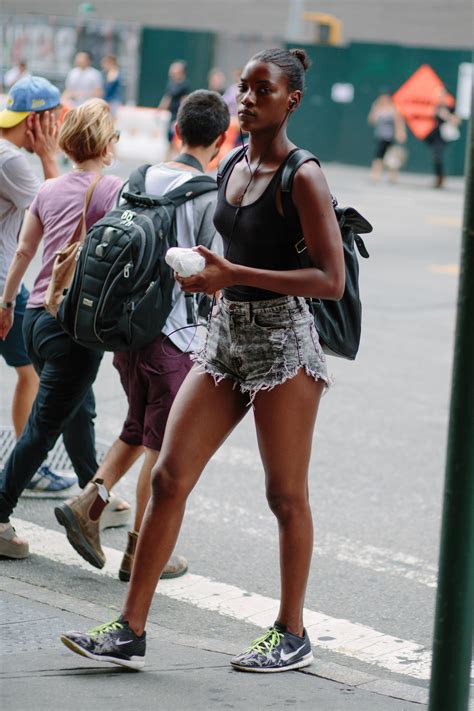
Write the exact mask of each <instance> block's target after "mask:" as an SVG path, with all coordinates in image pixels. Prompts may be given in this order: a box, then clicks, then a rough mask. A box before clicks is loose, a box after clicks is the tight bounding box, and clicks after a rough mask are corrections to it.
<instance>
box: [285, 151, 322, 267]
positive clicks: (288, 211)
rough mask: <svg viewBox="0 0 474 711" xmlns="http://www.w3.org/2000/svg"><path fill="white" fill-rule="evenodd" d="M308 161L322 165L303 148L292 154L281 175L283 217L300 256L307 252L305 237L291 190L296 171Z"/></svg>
mask: <svg viewBox="0 0 474 711" xmlns="http://www.w3.org/2000/svg"><path fill="white" fill-rule="evenodd" d="M308 161H314V162H315V163H317V164H318V165H321V164H320V162H319V160H318V159H317V158H316V156H315V155H313V154H312V153H310V152H309V151H306V150H304V149H303V148H298V149H297V150H296V151H293V153H291V154H290V156H289V158H288V159H287V161H286V163H285V166H284V168H283V170H282V174H281V183H280V188H281V206H282V208H283V215H284V216H285V219H286V221H287V222H288V225H289V228H290V232H291V235H292V237H293V238H294V239H295V249H296V251H297V253H298V255H300V254H301V253H302V252H304V251H305V250H306V244H305V241H304V236H303V234H302V231H301V224H300V219H299V216H298V211H297V209H296V207H295V206H294V203H293V200H292V199H291V189H292V187H293V180H294V177H295V174H296V171H297V170H298V169H299V168H300V167H301V166H302V165H303V164H304V163H308Z"/></svg>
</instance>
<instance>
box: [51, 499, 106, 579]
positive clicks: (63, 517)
mask: <svg viewBox="0 0 474 711" xmlns="http://www.w3.org/2000/svg"><path fill="white" fill-rule="evenodd" d="M54 515H55V516H56V521H57V522H58V523H59V525H60V526H64V528H65V529H66V536H67V539H68V541H69V543H70V544H71V546H72V547H73V548H74V550H75V551H76V553H79V555H80V556H81V558H84V560H86V561H87V562H88V563H90V564H91V565H93V566H94V568H99V569H101V568H103V567H104V565H105V560H103V559H102V558H99V557H98V556H97V554H96V552H95V551H94V549H93V548H92V546H90V545H89V544H88V542H87V541H86V539H85V538H84V535H83V533H82V531H81V528H80V526H79V525H78V523H77V521H76V517H75V516H74V514H73V513H72V511H71V510H70V508H69V507H68V506H56V508H55V509H54Z"/></svg>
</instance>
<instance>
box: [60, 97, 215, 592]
mask: <svg viewBox="0 0 474 711" xmlns="http://www.w3.org/2000/svg"><path fill="white" fill-rule="evenodd" d="M228 126H229V111H228V108H227V106H226V104H225V103H224V101H223V100H222V98H221V97H220V96H219V95H218V94H217V93H215V92H211V91H204V90H200V91H195V92H193V93H192V94H190V95H189V96H188V97H187V98H186V99H185V101H183V103H182V104H181V106H180V109H179V113H178V120H177V133H178V135H179V137H180V138H181V140H182V144H183V145H182V149H181V153H180V155H179V156H178V157H177V158H176V159H175V160H174V161H172V162H167V163H161V164H158V165H155V166H151V167H148V168H146V167H142V168H141V169H139V170H138V171H135V173H133V174H132V176H131V177H130V180H129V183H128V184H127V186H125V189H124V190H123V191H122V201H121V202H120V204H119V205H118V207H117V209H115V210H112V211H111V212H110V213H109V214H108V215H106V216H105V217H104V218H103V220H101V221H99V223H96V225H95V226H94V227H93V228H92V230H91V231H90V234H89V235H88V238H87V239H86V242H85V243H84V247H83V249H82V253H81V256H80V259H79V262H78V268H77V269H76V273H75V277H74V281H73V283H72V285H71V288H70V290H69V291H70V293H69V292H68V295H67V297H66V299H65V300H64V302H63V304H61V307H60V311H59V314H58V315H59V320H60V321H61V324H62V325H63V327H64V328H66V330H68V331H72V333H71V335H73V337H74V338H77V339H78V340H79V342H81V343H83V344H84V345H85V344H86V343H87V344H88V345H89V347H93V348H98V349H104V350H114V351H115V355H114V366H115V367H116V368H117V370H118V372H119V375H120V380H121V383H122V386H123V388H124V390H125V393H126V395H127V399H128V406H129V409H128V414H127V418H126V420H125V422H124V425H123V429H122V432H121V434H120V436H119V438H118V439H117V440H116V441H115V442H114V444H113V445H112V447H111V448H110V450H109V452H108V454H107V456H106V458H105V459H104V461H103V463H102V464H101V466H100V467H99V469H98V470H97V473H96V475H95V477H94V479H93V481H91V482H90V483H89V484H88V486H87V487H86V488H85V489H84V491H83V492H82V493H81V495H80V496H78V497H75V498H73V499H70V500H68V501H66V502H65V503H63V504H62V505H60V506H57V507H56V509H55V515H56V518H57V520H58V522H59V523H60V524H61V525H62V526H64V527H65V529H66V534H67V537H68V540H69V542H70V543H71V545H72V546H73V548H74V549H75V550H76V551H77V552H78V553H79V554H80V555H81V556H82V557H83V558H84V559H85V560H87V561H88V562H89V563H91V565H93V566H95V567H97V568H102V567H103V566H104V564H105V555H104V552H103V550H102V547H101V543H100V516H101V514H102V511H103V509H104V508H105V505H106V503H107V501H108V498H109V493H110V490H111V489H112V487H113V486H114V485H115V484H116V483H117V481H119V479H120V478H121V477H122V476H123V475H124V474H125V473H126V472H127V471H128V469H129V468H130V467H131V465H132V464H133V463H134V462H135V461H136V460H137V459H138V457H139V456H140V455H141V454H142V453H143V452H144V454H145V457H144V461H143V465H142V468H141V471H140V475H139V478H138V483H137V501H136V512H135V521H134V527H133V530H132V531H129V533H128V545H127V549H126V551H125V554H124V557H123V560H122V563H121V565H120V570H119V578H120V579H121V580H124V581H128V580H129V578H130V573H131V569H132V564H133V557H134V552H135V546H136V542H137V538H138V531H139V529H140V525H141V522H142V519H143V516H144V513H145V508H146V505H147V502H148V499H149V496H150V491H151V471H152V468H153V465H154V464H155V462H156V460H157V458H158V454H159V451H160V449H161V444H162V441H163V435H164V431H165V426H166V421H167V418H168V413H169V411H170V408H171V405H172V402H173V400H174V397H175V395H176V393H177V392H178V389H179V387H180V386H181V383H182V382H183V380H184V378H185V377H186V375H187V373H188V371H189V370H190V368H191V358H190V356H189V351H190V350H191V349H192V348H193V347H194V346H197V343H195V342H194V341H195V340H196V338H195V335H196V328H195V327H193V328H190V329H186V326H187V325H189V321H190V320H191V321H192V318H190V313H189V312H190V308H189V300H188V299H187V298H186V297H185V295H184V293H183V292H182V291H181V289H180V287H179V285H178V284H177V283H175V282H174V280H170V279H169V268H167V267H165V264H164V252H165V251H166V248H167V247H171V246H176V245H177V246H179V247H188V248H189V247H195V246H196V245H198V244H203V245H205V246H207V247H209V248H213V249H217V250H218V251H220V245H219V243H217V244H216V236H217V235H216V230H215V228H214V224H213V214H214V207H215V201H216V190H215V183H214V184H210V179H209V178H208V177H207V176H204V175H203V173H204V171H205V169H206V167H207V165H208V164H209V163H210V162H211V160H212V159H213V158H214V157H215V156H216V155H217V153H218V152H219V149H220V147H221V145H222V144H223V142H224V139H225V132H226V130H227V128H228ZM183 187H185V188H186V190H185V191H184V192H183V189H182V188H183ZM150 211H151V212H150ZM166 214H168V216H169V223H167V222H166V219H167V218H166ZM117 218H118V219H117ZM150 224H153V225H154V227H153V230H154V232H155V234H154V235H153V237H154V240H151V241H150V239H148V241H147V240H146V236H145V233H146V232H147V230H149V227H150ZM130 230H133V232H131V231H130ZM94 231H95V232H94ZM217 239H219V237H217ZM150 245H151V246H150ZM155 247H156V250H157V252H156V253H155V254H153V249H154V248H155ZM126 250H128V252H127V251H126ZM148 253H149V258H145V256H146V254H148ZM124 255H125V256H124ZM88 259H89V260H91V262H90V264H91V265H92V268H93V269H97V268H99V269H100V268H101V266H100V265H101V264H104V265H105V264H106V262H107V260H108V263H109V266H108V267H107V272H106V271H105V266H104V271H103V274H101V275H100V276H99V278H95V279H94V278H92V277H91V276H90V273H91V267H90V266H88V261H87V260H88ZM153 260H155V264H156V266H155V272H154V273H153V270H151V271H150V264H151V263H152V262H153ZM122 262H123V263H122ZM113 264H119V265H120V268H117V270H116V273H115V272H114V273H113V272H112V266H113ZM111 265H112V266H111ZM88 269H89V271H88ZM167 269H168V271H167ZM95 282H97V285H99V286H97V285H96V284H95ZM99 287H100V294H99V293H94V288H99ZM87 289H89V292H88V293H86V290H87ZM140 290H141V291H140ZM113 294H115V295H116V296H115V297H114V299H112V298H111V295H113ZM119 295H120V296H119ZM107 299H109V304H110V306H109V307H106V303H107ZM187 302H188V303H187ZM118 303H119V304H120V307H121V308H120V309H119V311H117V313H112V312H113V310H114V307H116V306H117V304H118ZM110 313H112V317H110ZM74 329H76V332H74ZM186 570H187V562H186V560H185V559H184V558H183V557H182V556H176V555H173V556H172V557H171V559H170V560H169V562H168V565H167V566H166V568H165V570H164V572H163V576H162V577H177V576H178V575H182V574H183V573H185V572H186Z"/></svg>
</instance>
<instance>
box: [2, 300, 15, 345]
mask: <svg viewBox="0 0 474 711" xmlns="http://www.w3.org/2000/svg"><path fill="white" fill-rule="evenodd" d="M13 318H14V316H13V309H4V308H0V339H1V340H2V341H4V340H5V338H6V337H7V336H8V333H9V331H10V329H11V327H12V326H13Z"/></svg>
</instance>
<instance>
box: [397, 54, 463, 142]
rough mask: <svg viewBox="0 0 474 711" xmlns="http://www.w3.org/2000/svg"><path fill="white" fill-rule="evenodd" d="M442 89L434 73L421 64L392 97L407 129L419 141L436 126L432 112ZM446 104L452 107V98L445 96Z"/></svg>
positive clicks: (441, 83)
mask: <svg viewBox="0 0 474 711" xmlns="http://www.w3.org/2000/svg"><path fill="white" fill-rule="evenodd" d="M442 88H444V84H443V82H442V81H441V79H440V78H439V76H438V75H437V74H436V72H435V71H434V70H433V69H432V68H431V67H430V66H429V65H428V64H422V65H421V67H419V68H418V69H417V70H416V72H415V73H414V74H412V75H411V77H410V78H409V79H407V81H406V82H405V83H404V84H402V86H401V87H400V88H399V89H398V91H396V92H395V94H394V95H393V97H392V98H393V101H394V103H395V106H396V107H397V109H398V110H399V111H400V113H401V114H402V116H403V118H404V119H405V121H406V123H407V125H408V127H409V128H410V130H411V131H412V133H413V134H414V135H415V136H416V137H417V138H419V139H420V140H423V139H424V138H426V136H427V135H428V134H429V133H430V132H431V131H432V130H433V129H434V127H435V125H436V124H435V120H434V110H435V107H436V106H437V104H438V103H439V91H440V89H442ZM446 102H447V103H448V104H449V106H454V97H453V96H451V94H447V96H446Z"/></svg>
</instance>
